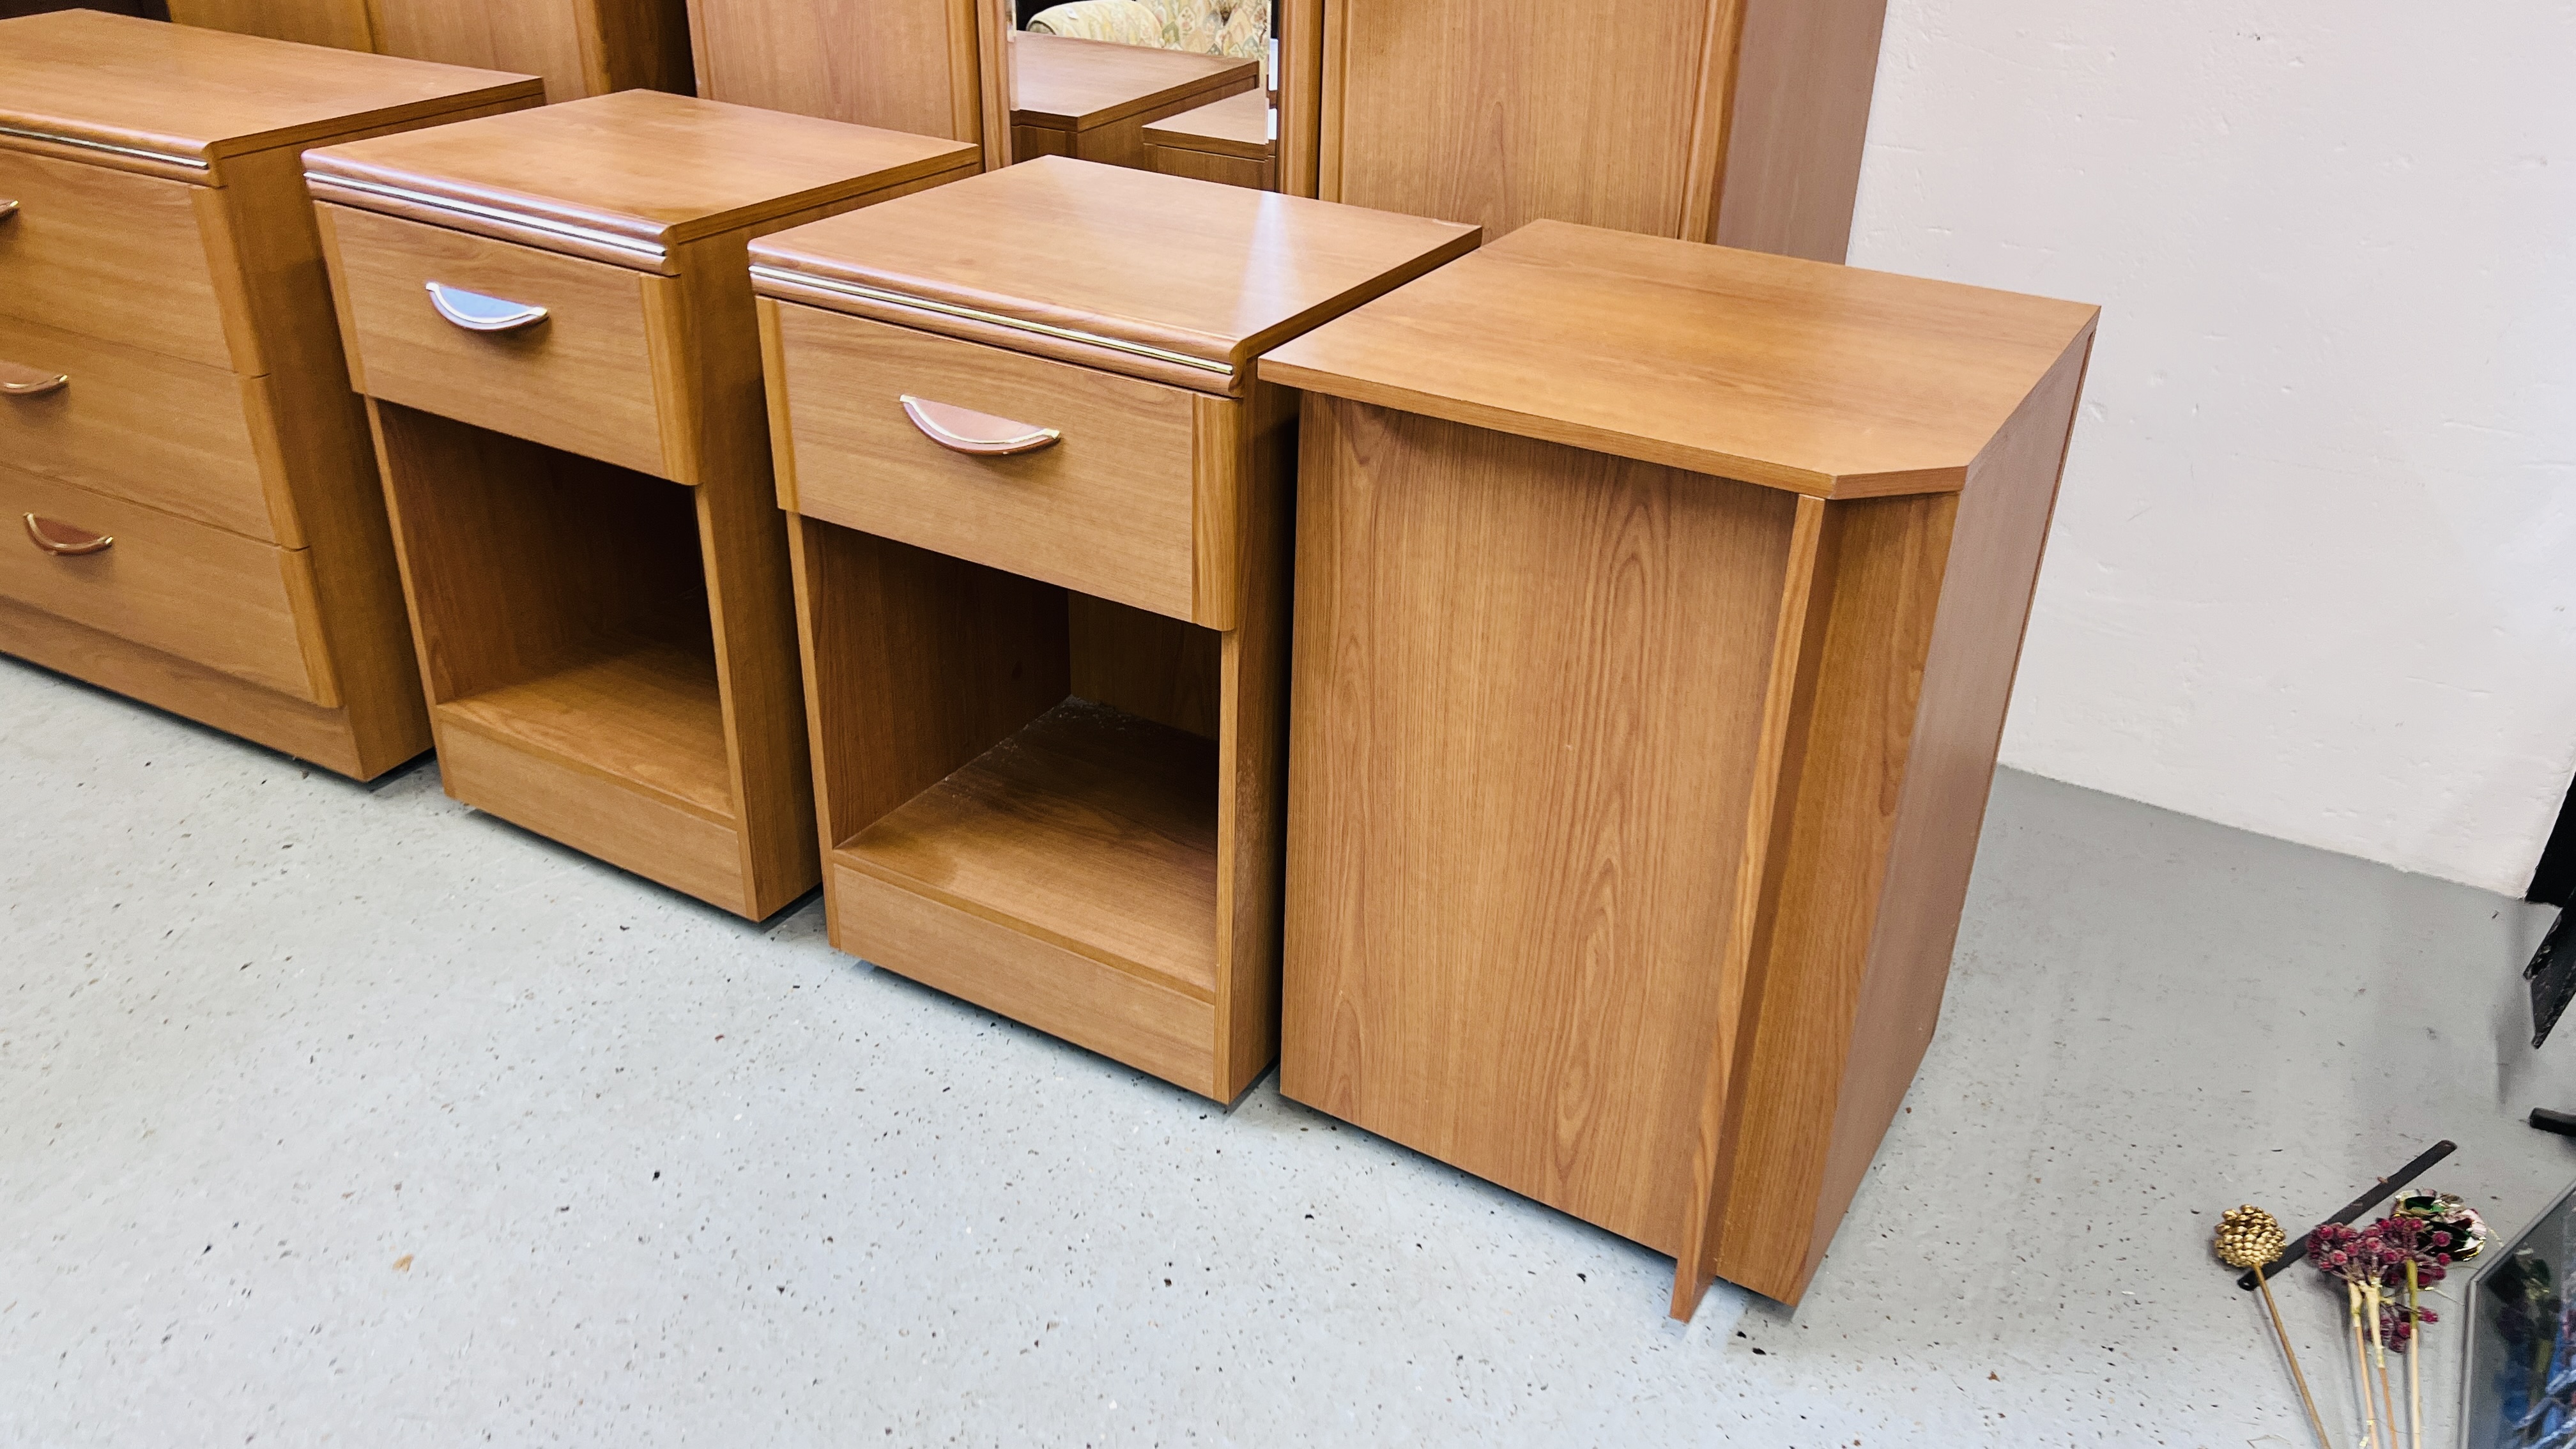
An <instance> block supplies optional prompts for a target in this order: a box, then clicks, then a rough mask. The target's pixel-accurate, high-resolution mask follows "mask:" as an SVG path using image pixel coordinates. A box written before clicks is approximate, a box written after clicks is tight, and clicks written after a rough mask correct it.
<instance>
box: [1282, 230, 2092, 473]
mask: <svg viewBox="0 0 2576 1449" xmlns="http://www.w3.org/2000/svg"><path fill="white" fill-rule="evenodd" d="M2095 312H2096V309H2094V308H2092V307H2088V306H2083V305H2081V304H2078V303H2073V302H2057V301H2051V300H2048V299H2045V298H2039V297H2025V296H2020V295H2018V294H2014V293H2009V292H1994V291H1987V290H1985V289H1982V288H1975V287H1962V286H1957V285H1955V284H1951V283H1946V282H1930V281H1923V280H1920V279H1917V278H1913V277H1900V276H1894V275H1891V274H1888V273H1884V272H1866V271H1861V270H1858V269H1855V268H1849V267H1835V266H1827V265H1824V264H1821V263H1815V262H1806V261H1799V260H1795V259H1792V258H1786V257H1772V256H1765V255H1762V254H1760V253H1757V252H1746V251H1737V250H1733V249H1729V248H1723V247H1709V246H1698V245H1693V244H1690V243H1684V242H1672V241H1663V240H1658V239H1654V238H1648V237H1638V236H1630V235H1626V234H1623V233H1619V232H1612V231H1603V230H1599V229H1596V228H1589V227H1575V226H1568V225H1564V224H1562V223H1554V222H1542V223H1538V224H1536V225H1532V226H1529V227H1526V228H1524V229H1522V230H1521V231H1519V232H1516V233H1514V234H1513V235H1511V236H1509V237H1507V238H1505V239H1504V240H1502V241H1500V242H1497V243H1495V244H1494V245H1492V246H1489V247H1486V248H1484V249H1483V250H1481V251H1479V252H1477V253H1476V254H1475V255H1474V256H1472V257H1468V258H1466V259H1464V260H1462V261H1459V262H1457V263H1454V264H1452V265H1451V266H1448V267H1444V268H1442V269H1440V270H1439V271H1437V272H1435V273H1433V274H1431V275H1430V276H1427V277H1425V278H1423V279H1422V280H1421V281H1419V282H1417V283H1415V284H1413V285H1411V286H1408V287H1406V288H1404V289H1403V290H1402V291H1400V292H1397V293H1395V294H1393V295H1391V296H1387V297H1384V298H1381V299H1379V300H1378V301H1376V302H1374V303H1372V304H1370V305H1369V306H1367V307H1364V308H1361V309H1359V310H1358V311H1356V312H1354V313H1353V314H1351V315H1349V316H1346V317H1343V318H1341V319H1339V320H1338V321H1335V322H1332V323H1328V324H1326V325H1324V326H1322V327H1318V328H1316V329H1315V330H1314V331H1312V332H1309V333H1307V334H1306V335H1304V336H1303V337H1299V338H1297V339H1295V340H1293V341H1290V342H1287V343H1284V344H1283V345H1281V346H1279V347H1277V348H1275V349H1273V350H1272V351H1271V352H1270V353H1269V355H1267V356H1265V357H1264V358H1263V359H1262V362H1261V375H1262V376H1263V377H1265V378H1269V379H1271V380H1272V381H1276V382H1280V383H1284V384H1286V385H1288V386H1291V387H1301V388H1308V389H1314V390H1321V391H1325V392H1330V393H1332V394H1334V395H1335V396H1341V397H1350V398H1355V399H1358V400H1360V401H1364V402H1374V403H1378V404H1380V405H1383V406H1388V407H1397V408H1403V409H1405V410H1407V411H1410V412H1417V413H1421V414H1424V415H1426V416H1432V417H1443V418H1448V419H1450V420H1451V421H1454V422H1463V423H1468V424H1472V425H1474V426H1478V427H1490V428H1496V429H1500V430H1502V431H1506V432H1516V433H1522V434H1526V435H1529V436H1534V437H1543V438H1548V439H1551V440H1553V441H1556V442H1562V443H1567V444H1570V445H1572V446H1576V447H1582V448H1589V449H1593V450H1596V451H1601V452H1609V453H1616V454H1618V455H1620V456H1622V457H1629V458H1635V459H1638V460H1640V461H1643V462H1654V463H1663V464H1667V465H1670V466H1673V467H1680V468H1688V469H1691V470H1693V471H1697V472H1705V473H1713V474H1717V475H1719V476H1721V477H1730V478H1741V479H1744V480H1746V481H1748V482H1754V483H1760V484H1764V485H1766V486H1769V487H1774V488H1785V489H1791V490H1794V491H1797V492H1801V493H1812V494H1818V495H1821V496H1825V497H1833V498H1849V497H1867V496H1871V495H1874V494H1882V493H1896V492H1927V491H1940V490H1952V489H1957V488H1959V487H1961V486H1962V485H1963V484H1964V482H1965V481H1966V477H1967V471H1968V466H1969V464H1970V463H1971V462H1972V461H1973V460H1974V459H1975V458H1976V457H1977V455H1978V453H1979V451H1980V450H1981V449H1983V448H1984V447H1985V445H1986V443H1987V442H1988V440H1990V439H1992V438H1993V437H1994V436H1995V434H1996V432H1997V431H1998V430H1999V429H2001V428H2002V427H2003V425H2004V423H2005V422H2006V420H2007V419H2009V418H2010V417H2011V416H2012V413H2013V411H2014V409H2015V408H2017V407H2019V406H2020V404H2021V401H2022V399H2023V398H2024V397H2025V396H2026V395H2027V394H2028V392H2029V389H2030V386H2031V383H2032V380H2033V379H2034V378H2037V377H2038V376H2040V375H2041V374H2043V373H2045V372H2046V371H2047V370H2048V368H2049V367H2050V366H2051V365H2052V364H2053V363H2054V362H2055V361H2056V359H2057V357H2058V356H2059V354H2060V353H2062V352H2063V351H2064V350H2065V348H2066V345H2067V341H2068V339H2069V338H2072V337H2074V336H2076V335H2077V334H2078V333H2080V332H2082V331H2083V330H2084V329H2085V328H2087V327H2089V326H2090V325H2091V322H2092V319H2093V317H2094V315H2095Z"/></svg>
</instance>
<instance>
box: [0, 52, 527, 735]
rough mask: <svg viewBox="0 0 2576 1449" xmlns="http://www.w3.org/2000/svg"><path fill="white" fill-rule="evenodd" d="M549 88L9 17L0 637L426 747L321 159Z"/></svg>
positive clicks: (328, 728) (48, 654)
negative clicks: (315, 190) (344, 337)
mask: <svg viewBox="0 0 2576 1449" xmlns="http://www.w3.org/2000/svg"><path fill="white" fill-rule="evenodd" d="M537 94H538V91H537V84H536V82H535V81H534V80H532V79H529V78H526V77H520V76H509V75H500V74H495V73H493V72H489V71H471V70H459V69H455V68H452V67H447V66H438V65H427V64H422V63H419V62H414V61H406V60H394V59H388V58H385V57H380V56H372V55H352V54H348V53H345V52H340V51H333V50H325V49H320V48H316V47H309V46H301V45H290V44H286V43H283V42H278V41H269V40H262V39H257V38H254V37H248V36H237V35H226V34H219V33H215V32H211V31H200V30H190V29H186V28H182V27H177V26H170V25H162V24H155V23H153V22H150V21H143V20H133V19H126V18H120V17H115V16H107V15H99V14H95V13H86V12H65V13H57V14H50V15H41V16H33V17H29V18H25V19H19V20H10V21H0V519H5V520H6V523H7V527H8V534H7V535H6V536H5V537H0V649H5V650H7V651H8V652H10V653H13V654H17V655H20V656H22V657H25V658H28V659H32V660H35V661H36V662H38V663H40V664H44V665H46V666H48V667H50V668H54V669H59V670H62V671H63V672H65V673H68V674H73V675H77V676H79V677H81V678H83V679H87V680H90V681H92V682H93V683H97V684H100V685H103V686H105V687H107V688H110V689H114V690H117V691H119V692H122V693H125V694H129V695H132V696H134V697H136V698H139V699H142V700H144V701H146V702H148V703H151V704H155V705H158V706H161V707H162V708H165V709H169V710H172V711H173V712H176V713H179V714H183V715H187V716H190V717H192V718H195V719H198V720H202V721H204V722H206V723H208V724H212V725H214V726H216V727H218V728H221V729H225V730H228V731H231V732H233V733H236V734H240V735H244V736H247V737H249V738H251V739H254V740H257V741H259V742H260V743H262V744H265V745H268V746H271V747H272V748H275V749H279V750H283V751H285V752H287V753H289V754H293V755H296V756H298V757H300V758H303V759H307V760H310V761H313V762H314V763H316V764H320V765H323V766H325V767H327V768H330V769H333V770H337V771H340V772H342V773H344V774H349V775H355V776H359V777H361V778H364V777H368V776H373V775H375V774H378V773H380V772H381V771H383V770H385V769H388V768H390V767H391V766H393V765H396V764H399V763H401V762H402V761H404V760H407V759H409V758H411V757H412V756H414V755H417V754H418V753H420V751H421V750H422V749H424V748H426V747H427V745H428V743H429V738H428V727H427V721H426V719H425V718H424V716H423V714H422V709H421V702H420V697H419V684H418V675H417V672H416V670H415V668H414V666H413V662H412V657H411V642H410V638H409V634H408V631H407V630H406V629H405V628H404V626H403V621H402V612H401V595H400V591H399V588H398V586H397V583H396V578H395V573H394V566H393V553H392V547H391V542H390V539H389V538H388V536H387V533H386V529H385V521H384V510H383V503H382V498H381V494H380V492H379V490H378V486H377V481H376V472H375V466H374V460H373V457H372V455H371V451H370V449H369V447H368V444H367V434H366V422H365V418H364V415H363V413H362V412H361V410H360V408H359V404H358V400H357V399H356V398H355V397H354V396H353V395H351V393H350V392H349V389H348V383H347V380H346V373H345V372H344V370H343V369H342V368H341V367H340V366H339V363H338V356H339V350H340V344H339V334H338V330H337V327H336V325H335V323H334V321H333V316H332V312H331V305H330V296H329V292H328V289H327V287H326V285H325V284H324V281H323V278H322V274H321V247H320V241H319V237H318V236H317V234H316V232H315V229H314V226H313V220H312V212H311V208H310V206H309V205H308V204H307V203H306V201H305V197H304V182H303V166H302V162H301V153H302V152H303V150H304V149H305V148H306V147H307V146H312V145H317V144H322V143H325V142H330V141H334V140H340V139H345V138H350V137H356V136H364V135H369V134H374V133H381V132H388V131H399V130H404V129H407V128H412V127H419V126H424V125H434V124H438V123H440V122H443V121H447V120H452V119H458V118H462V117H467V116H474V115H481V114H487V113H491V112H497V111H506V110H512V109H517V108H521V107H525V106H529V105H533V104H535V102H536V99H537Z"/></svg>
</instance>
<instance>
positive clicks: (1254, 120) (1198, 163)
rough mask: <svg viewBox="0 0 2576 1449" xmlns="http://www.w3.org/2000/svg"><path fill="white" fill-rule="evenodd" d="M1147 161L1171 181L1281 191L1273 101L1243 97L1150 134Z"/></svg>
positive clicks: (1259, 94)
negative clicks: (1272, 126)
mask: <svg viewBox="0 0 2576 1449" xmlns="http://www.w3.org/2000/svg"><path fill="white" fill-rule="evenodd" d="M1145 158H1146V160H1147V162H1148V163H1149V164H1151V166H1152V167H1153V169H1154V170H1156V171H1160V172H1162V173H1163V174H1164V175H1166V176H1193V177H1196V178H1198V179H1199V180H1201V181H1222V182H1224V183H1225V184H1226V185H1228V186H1248V187H1250V188H1252V189H1253V190H1255V191H1276V190H1278V189H1279V167H1278V161H1277V148H1276V147H1275V146H1274V145H1273V144H1272V142H1271V137H1270V96H1269V93H1268V92H1266V91H1259V90H1250V91H1238V92H1237V93H1235V94H1233V95H1230V96H1228V97H1226V98H1225V99H1224V100H1221V101H1211V102H1209V103H1208V104H1206V105H1204V106H1201V107H1199V108H1198V109H1197V110H1194V111H1183V112H1181V113H1180V114H1179V115H1177V116H1173V117H1170V118H1168V119H1166V120H1161V121H1156V122H1155V123H1154V124H1152V125H1150V126H1147V127H1146V128H1145Z"/></svg>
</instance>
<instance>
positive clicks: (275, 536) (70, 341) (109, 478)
mask: <svg viewBox="0 0 2576 1449" xmlns="http://www.w3.org/2000/svg"><path fill="white" fill-rule="evenodd" d="M56 379H60V381H59V382H58V381H56ZM264 386H265V384H264V383H262V382H260V381H258V380H256V379H249V378H243V377H240V376H237V375H235V374H234V373H231V372H228V371H225V370H223V369H221V368H213V367H207V366H205V365H204V364H202V363H195V362H182V361H180V360H179V359H177V358H175V357H165V356H162V355H161V354H160V353H157V352H148V351H145V350H144V349H142V348H139V347H126V346H121V345H119V344H117V343H113V342H101V341H99V340H98V339H97V338H95V337H85V336H82V335H81V334H80V333H77V332H64V331H61V330H59V329H57V328H52V327H40V326H37V325H36V324H35V323H32V322H21V321H18V320H17V319H15V318H11V317H0V460H5V461H6V462H8V463H9V464H10V465H11V466H12V467H16V468H22V469H24V470H26V471H27V472H30V473H39V474H42V475H44V476H45V477H47V478H53V479H57V480H59V481H61V482H65V483H76V484H79V485H80V486H82V487H84V488H94V489H97V490H98V491H100V492H102V493H113V494H115V495H116V496H118V497H120V498H131V499H133V500H134V501H136V502H138V503H148V504H150V505H152V506H153V507H155V508H160V509H166V510H167V511H169V512H172V513H176V514H180V515H183V516H185V517H188V518H193V519H195V520H197V521H198V522H200V523H211V524H213V525H215V526H216V527H218V528H225V529H230V530H231V531H233V532H235V533H240V534H248V535H250V536H251V537H253V538H262V539H268V540H270V541H273V542H280V543H289V544H295V543H300V542H301V540H300V539H295V538H281V537H280V536H279V530H278V528H277V526H276V525H275V524H274V523H273V522H272V521H271V517H270V513H269V507H268V490H267V486H266V484H265V482H264V481H263V479H262V476H261V466H260V454H261V451H262V450H263V448H267V447H268V446H269V443H270V440H268V439H266V438H259V439H258V441H254V437H255V436H256V435H255V434H254V433H253V431H252V429H253V420H254V418H257V419H258V420H259V422H260V424H261V425H262V426H265V423H266V412H265V408H264V406H257V405H256V404H257V402H258V400H257V399H256V398H255V397H253V396H245V394H246V393H250V394H257V393H258V392H260V391H261V390H262V389H263V388H264ZM271 451H273V449H272V450H271ZM292 521H293V520H292V519H291V518H290V519H289V520H288V522H289V524H290V525H291V524H292Z"/></svg>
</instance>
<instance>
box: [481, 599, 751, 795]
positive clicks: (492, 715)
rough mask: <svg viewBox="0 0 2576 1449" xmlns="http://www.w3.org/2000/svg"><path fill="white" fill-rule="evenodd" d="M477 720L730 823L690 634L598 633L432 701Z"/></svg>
mask: <svg viewBox="0 0 2576 1449" xmlns="http://www.w3.org/2000/svg"><path fill="white" fill-rule="evenodd" d="M438 713H439V717H440V720H441V722H442V723H445V724H449V725H463V726H466V727H469V728H473V729H477V730H480V731H482V732H483V733H485V734H489V735H493V736H497V737H499V738H500V739H502V740H504V741H506V742H508V743H510V744H513V745H516V746H518V747H520V748H523V749H528V750H532V751H535V752H537V753H539V754H542V755H545V756H548V757H550V758H552V759H554V760H557V761H559V762H562V763H564V764H568V765H570V766H572V767H573V768H575V769H578V770H582V771H585V772H587V773H590V774H594V775H600V776H605V777H606V778H608V779H610V780H614V781H616V782H618V783H620V784H623V785H627V786H630V787H632V788H636V789H640V790H644V791H647V792H649V793H651V794H654V795H657V796H660V797H661V798H662V799H664V800H666V801H669V802H670V803H672V804H674V805H677V806H679V807H680V808H682V809H684V810H688V811H690V812H692V813H694V814H698V815H702V816H705V817H706V818H708V819H710V820H714V821H718V822H722V823H725V824H731V823H732V821H733V818H734V810H733V774H732V768H731V764H730V762H729V761H728V759H727V757H726V754H725V733H724V704H723V699H722V696H721V694H720V693H719V691H718V689H717V684H716V660H715V647H714V643H713V641H712V639H710V638H707V637H706V636H703V635H700V636H697V637H690V636H687V635H683V636H681V637H678V638H672V637H668V636H663V635H653V634H641V633H637V634H623V635H607V636H600V637H596V638H593V639H590V640H587V641H584V643H583V644H582V646H581V647H580V648H577V649H573V650H570V651H568V652H567V653H566V654H565V655H564V657H563V658H562V660H561V661H560V662H559V663H557V664H556V666H555V667H554V668H551V669H549V670H548V671H546V672H545V673H542V674H538V675H536V676H534V677H531V678H528V679H524V680H520V681H518V682H516V683H512V684H506V685H502V686H500V687H499V688H496V689H488V690H485V691H483V692H482V693H480V694H475V695H470V696H468V697H466V698H464V699H459V700H451V701H449V702H448V703H445V704H442V705H440V706H438Z"/></svg>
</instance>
